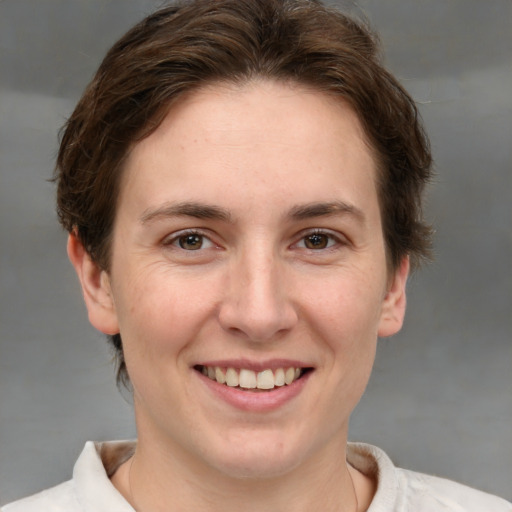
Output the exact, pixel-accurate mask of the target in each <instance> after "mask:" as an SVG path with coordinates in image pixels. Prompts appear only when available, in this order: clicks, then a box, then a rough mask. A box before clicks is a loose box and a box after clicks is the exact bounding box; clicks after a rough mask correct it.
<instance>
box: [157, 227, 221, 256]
mask: <svg viewBox="0 0 512 512" xmlns="http://www.w3.org/2000/svg"><path fill="white" fill-rule="evenodd" d="M189 237H190V238H191V237H198V238H200V240H201V246H200V247H198V248H197V249H186V248H185V247H182V246H181V244H180V240H183V239H186V238H189ZM205 241H208V242H209V244H210V245H211V246H212V247H213V246H215V244H214V243H213V242H212V240H211V239H210V237H209V236H207V235H205V234H204V233H203V232H202V231H199V230H196V229H187V230H184V231H180V232H178V233H173V234H172V235H171V236H170V237H167V238H165V239H164V241H163V245H164V246H165V247H174V248H176V249H179V250H182V251H185V252H195V251H200V250H201V249H205V247H203V245H204V242H205ZM207 248H210V247H207Z"/></svg>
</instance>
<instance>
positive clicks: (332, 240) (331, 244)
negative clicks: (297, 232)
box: [293, 229, 347, 252]
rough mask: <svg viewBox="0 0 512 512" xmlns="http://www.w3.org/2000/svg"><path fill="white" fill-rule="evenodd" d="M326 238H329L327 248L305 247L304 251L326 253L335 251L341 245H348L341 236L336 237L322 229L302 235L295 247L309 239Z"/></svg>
mask: <svg viewBox="0 0 512 512" xmlns="http://www.w3.org/2000/svg"><path fill="white" fill-rule="evenodd" d="M315 236H316V237H326V238H327V246H325V247H317V248H311V247H303V249H305V250H308V251H313V252H319V251H325V250H329V249H334V248H336V247H337V246H340V245H346V244H347V242H346V241H344V240H343V239H342V238H341V237H340V236H339V235H335V234H334V233H332V232H330V231H326V230H322V229H314V230H312V231H308V232H305V233H302V234H301V237H300V239H299V241H298V242H296V243H295V244H293V245H298V244H299V243H302V242H304V245H305V242H306V240H307V239H311V238H313V237H315Z"/></svg>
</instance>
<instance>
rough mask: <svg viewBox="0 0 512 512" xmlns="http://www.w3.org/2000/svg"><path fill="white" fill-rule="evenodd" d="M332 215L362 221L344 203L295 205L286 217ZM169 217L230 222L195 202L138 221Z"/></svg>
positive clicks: (215, 208)
mask: <svg viewBox="0 0 512 512" xmlns="http://www.w3.org/2000/svg"><path fill="white" fill-rule="evenodd" d="M334 215H349V216H354V217H355V218H356V219H358V220H359V221H363V220H364V213H363V212H362V210H360V209H359V208H356V207H355V206H354V205H352V204H349V203H346V202H344V201H330V202H321V203H308V204H301V205H297V206H294V207H293V208H291V209H290V211H289V212H288V213H287V215H286V217H288V218H289V219H291V220H295V221H297V220H306V219H313V218H316V217H328V216H334ZM169 217H194V218H196V219H211V220H221V221H224V222H232V216H231V213H230V212H229V211H228V210H226V209H225V208H221V207H219V206H214V205H208V204H203V203H196V202H184V203H168V204H167V203H166V204H164V205H162V206H158V207H156V208H149V209H147V210H145V211H144V213H143V214H142V215H141V217H140V221H141V223H142V224H147V223H149V222H152V221H155V220H159V219H165V218H169Z"/></svg>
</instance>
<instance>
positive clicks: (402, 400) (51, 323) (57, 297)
mask: <svg viewBox="0 0 512 512" xmlns="http://www.w3.org/2000/svg"><path fill="white" fill-rule="evenodd" d="M159 4H160V2H154V1H150V0H89V1H86V0H82V1H80V0H3V1H0V73H1V74H0V171H1V175H0V180H1V181H0V183H1V186H0V198H1V199H0V201H1V202H0V249H1V253H0V263H1V267H0V272H1V274H0V285H1V297H0V308H1V309H0V315H1V316H0V503H6V502H7V501H10V500H12V499H15V498H18V497H21V496H22V495H26V494H28V493H32V492H35V491H37V490H39V489H41V488H44V487H47V486H50V485H53V484H56V483H58V482H59V481H61V480H63V479H67V478H69V476H70V473H71V470H72V466H73V462H74V460H75V458H76V456H77V455H78V453H79V451H80V450H81V447H82V444H83V443H84V441H86V440H87V439H95V440H101V439H112V438H124V437H132V436H133V435H134V427H133V420H132V412H131V406H130V405H129V399H128V400H125V399H123V398H122V397H121V396H120V394H119V393H118V391H117V390H116V388H115V385H114V379H113V372H112V369H111V367H110V364H109V360H110V354H109V352H108V350H107V348H106V347H105V343H104V341H103V337H102V336H101V335H99V334H98V333H96V332H95V331H94V330H93V329H92V328H91V327H89V325H88V322H87V318H86V313H85V308H84V307H83V305H82V301H81V294H80V291H79V287H78V283H77V281H76V279H75V277H74V275H73V272H72V269H71V266H70V265H69V264H68V262H67V260H66V256H65V236H64V234H63V233H62V232H61V230H60V228H59V227H58V225H57V222H56V219H55V214H54V206H53V199H54V190H53V186H52V185H51V184H49V183H48V182H47V181H46V180H47V178H49V177H50V175H51V171H52V166H53V161H54V156H55V152H56V147H57V136H56V133H57V130H58V128H59V127H60V126H61V125H62V123H63V122H64V120H65V118H66V116H68V115H69V113H70V110H71V109H72V107H73V105H74V103H75V102H76V101H77V99H78V97H79V95H80V92H81V91H82V89H83V87H84V86H85V84H86V82H87V81H88V80H89V78H90V77H91V75H92V73H93V71H94V70H95V68H96V67H97V65H98V64H99V60H100V58H101V57H102V56H103V54H104V52H105V51H106V50H107V48H108V47H109V46H110V45H111V44H112V43H113V42H114V41H115V40H116V39H117V38H118V37H119V36H120V35H121V34H122V33H123V32H124V31H125V30H126V29H127V28H129V26H131V24H133V23H134V22H135V21H137V20H138V19H139V18H140V17H141V16H142V15H144V14H147V13H148V12H149V11H151V10H152V8H153V7H154V6H156V5H159ZM359 6H360V7H361V8H362V9H363V10H364V11H365V12H366V14H367V15H368V17H369V18H370V20H371V21H372V22H373V24H374V25H375V26H376V27H377V28H378V29H379V31H380V33H381V36H382V40H383V43H384V47H385V50H386V56H387V62H388V64H389V66H390V67H391V69H392V70H393V71H394V72H395V73H396V74H397V75H398V76H399V77H400V78H401V79H402V80H403V82H404V83H405V85H406V86H407V87H408V88H409V90H410V91H411V92H412V93H413V95H414V97H415V98H416V100H417V101H418V102H420V103H421V112H422V114H423V117H424V119H425V122H426V124H427V127H428V129H429V131H430V134H431V138H432V145H433V150H434V154H435V158H436V161H437V173H438V177H437V183H436V185H435V187H434V188H433V189H432V192H431V193H430V196H429V203H428V214H429V217H430V219H432V220H433V221H434V222H435V223H436V225H437V230H438V231H437V240H436V246H437V249H436V252H437V260H436V262H435V263H434V264H433V265H431V266H430V267H429V268H427V269H425V270H423V271H422V272H421V273H420V274H418V275H416V276H415V277H414V278H413V279H412V280H411V282H410V284H409V312H408V318H407V322H406V325H405V328H404V329H403V332H402V333H401V334H400V335H398V336H396V337H395V338H393V339H391V340H386V341H382V342H381V344H380V348H379V354H378V359H377V363H376V368H375V373H374V375H373V377H372V380H371V382H370V385H369V388H368V391H367V393H366V395H365V397H364V398H363V400H362V402H361V404H360V406H359V409H358V410H357V411H356V413H355V414H354V417H353V421H352V425H351V438H352V439H354V440H364V441H367V442H371V443H375V444H377V445H379V446H381V447H383V448H384V449H385V450H387V451H388V453H389V454H390V455H391V457H392V458H393V459H394V460H395V461H396V462H397V463H398V464H400V465H402V466H405V467H408V468H411V469H415V470H419V471H424V472H428V473H435V474H439V475H442V476H446V477H450V478H452V479H456V480H460V481H463V482H465V483H467V484H470V485H472V486H476V487H479V488H482V489H485V490H487V491H489V492H493V493H497V494H500V495H502V496H504V497H506V498H508V499H512V471H511V467H512V433H511V420H512V371H511V370H512V344H511V331H512V329H511V328H512V325H511V316H512V279H511V272H510V266H511V262H512V239H511V224H512V223H511V220H512V212H511V203H512V201H511V199H512V183H511V176H512V173H511V167H512V165H511V164H512V156H511V143H512V140H511V139H512V137H511V134H512V65H511V55H512V26H511V23H512V2H511V1H510V0H490V1H485V2H484V1H481V0H450V1H448V0H428V1H410V0H409V1H407V0H387V1H382V0H381V1H379V0H372V1H369V0H368V1H361V2H359ZM352 8H355V7H354V6H352Z"/></svg>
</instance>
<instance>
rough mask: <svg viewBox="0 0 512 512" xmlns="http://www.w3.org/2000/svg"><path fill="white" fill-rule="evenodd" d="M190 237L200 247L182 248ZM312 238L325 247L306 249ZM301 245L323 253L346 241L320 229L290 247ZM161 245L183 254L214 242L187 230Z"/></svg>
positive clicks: (302, 236)
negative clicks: (323, 242)
mask: <svg viewBox="0 0 512 512" xmlns="http://www.w3.org/2000/svg"><path fill="white" fill-rule="evenodd" d="M192 237H197V238H199V239H200V246H199V247H198V248H196V249H187V248H185V247H183V246H182V244H181V243H180V240H182V241H183V240H184V239H186V238H192ZM314 237H318V238H321V237H325V238H324V240H326V245H325V246H324V247H307V246H306V243H307V242H306V240H308V239H309V240H310V241H311V239H313V238H314ZM205 241H206V242H207V244H209V246H208V247H204V244H205ZM321 242H322V240H320V241H319V245H321ZM183 243H185V242H183ZM301 243H304V247H301V249H305V250H308V251H313V252H319V251H325V250H329V249H333V248H335V247H336V246H339V245H346V241H344V240H342V239H341V238H340V236H337V235H335V234H333V233H331V232H329V231H325V230H322V229H314V230H312V231H308V232H305V233H301V236H300V238H299V240H298V241H297V242H295V243H293V244H292V246H291V247H296V246H298V245H299V244H301ZM163 245H164V246H166V247H174V248H176V249H179V250H183V251H185V252H195V251H200V250H201V249H209V248H212V247H214V246H215V244H214V242H213V241H212V240H211V238H210V237H209V236H208V235H206V234H205V233H204V232H203V231H201V230H197V229H188V230H184V231H180V232H178V233H174V234H173V235H172V236H170V237H167V238H166V239H164V241H163Z"/></svg>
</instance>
